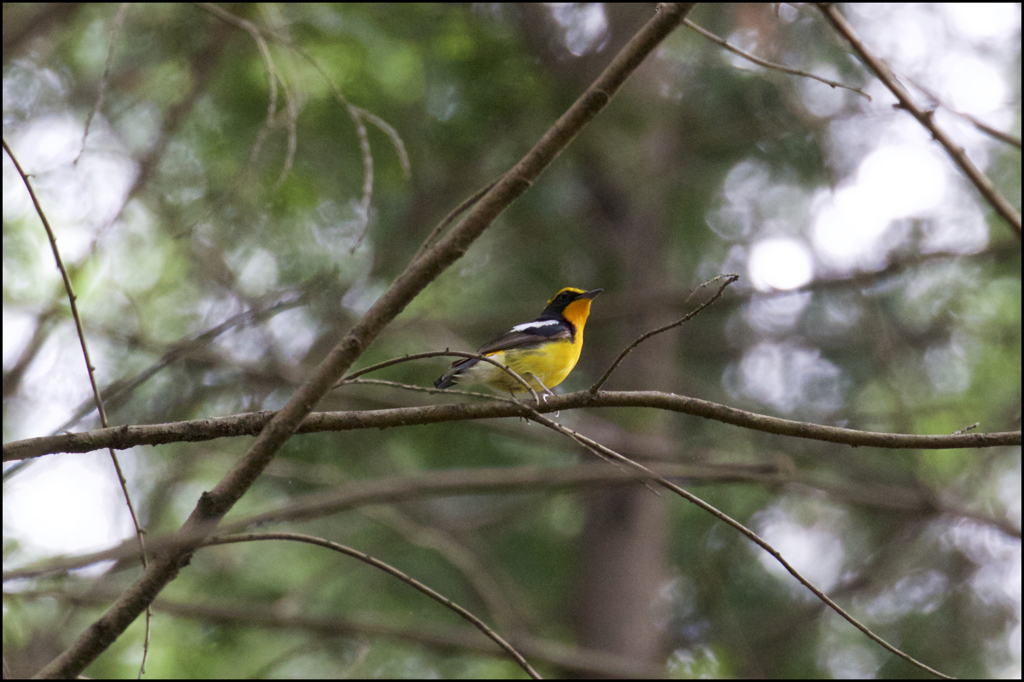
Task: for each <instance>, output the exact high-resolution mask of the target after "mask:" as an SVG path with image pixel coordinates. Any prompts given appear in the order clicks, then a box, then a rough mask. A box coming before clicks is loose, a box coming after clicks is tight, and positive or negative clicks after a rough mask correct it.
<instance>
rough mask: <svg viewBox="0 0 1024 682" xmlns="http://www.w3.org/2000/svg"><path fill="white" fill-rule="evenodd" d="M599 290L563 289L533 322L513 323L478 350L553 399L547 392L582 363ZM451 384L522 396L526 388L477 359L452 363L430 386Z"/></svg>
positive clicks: (509, 376)
mask: <svg viewBox="0 0 1024 682" xmlns="http://www.w3.org/2000/svg"><path fill="white" fill-rule="evenodd" d="M602 291H603V289H593V290H592V291H583V290H582V289H574V288H572V287H566V288H565V289H562V290H561V291H559V292H558V293H557V294H555V297H554V298H552V299H551V300H550V301H548V305H547V307H546V308H544V312H542V313H541V314H540V317H538V318H537V319H536V320H534V321H533V322H525V323H523V324H517V325H516V326H515V327H512V329H510V330H508V331H507V332H505V333H504V334H502V335H501V336H499V337H498V338H496V339H494V340H493V341H491V342H490V343H488V344H486V345H485V346H483V347H482V348H480V350H478V351H477V352H478V353H480V354H481V355H486V356H487V357H489V358H494V359H495V360H497V361H498V362H500V363H502V364H504V365H507V366H508V367H509V368H511V369H512V370H513V371H514V372H515V373H516V374H518V375H519V376H521V377H523V379H525V380H526V381H527V382H528V383H529V384H530V386H532V387H533V389H534V390H535V391H543V392H544V393H545V394H548V395H553V394H552V393H551V389H552V388H554V387H555V386H557V385H558V384H560V383H562V381H564V380H565V378H566V377H567V376H569V372H571V371H572V368H573V367H575V366H576V361H577V360H579V359H580V350H581V349H582V348H583V326H584V325H585V324H586V323H587V316H588V315H590V302H591V300H592V299H593V298H594V297H595V296H597V295H598V294H599V293H601V292H602ZM454 383H466V384H487V385H488V386H491V387H493V388H497V389H500V390H504V391H509V392H512V393H525V392H526V387H524V386H523V385H522V384H521V383H519V382H518V381H516V380H515V379H514V378H512V376H511V375H509V374H508V373H507V372H504V371H502V370H501V369H499V368H498V367H495V366H494V365H492V364H490V363H489V362H482V361H480V360H479V359H477V358H465V359H464V360H456V361H455V362H454V363H453V364H452V366H451V369H449V370H448V371H447V372H445V373H444V374H443V375H442V376H441V378H440V379H438V380H437V381H435V382H434V386H435V387H436V388H448V387H449V386H451V385H452V384H454Z"/></svg>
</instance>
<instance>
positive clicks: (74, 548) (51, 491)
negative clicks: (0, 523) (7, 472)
mask: <svg viewBox="0 0 1024 682" xmlns="http://www.w3.org/2000/svg"><path fill="white" fill-rule="evenodd" d="M119 457H120V458H121V464H122V466H125V464H126V462H128V461H130V460H131V457H126V456H125V453H119ZM125 475H126V476H128V477H129V478H131V474H130V472H128V471H126V472H125ZM3 513H4V530H5V533H6V534H7V535H8V536H9V537H14V538H18V540H19V541H20V542H21V543H22V552H21V553H20V555H19V557H18V558H19V559H21V560H22V561H19V563H22V562H23V560H24V559H28V561H32V560H35V559H39V558H43V557H47V556H53V555H54V554H80V553H84V552H91V551H97V550H100V549H106V548H107V547H109V546H111V545H113V544H116V543H118V542H120V541H121V540H123V539H124V538H125V537H128V536H129V535H131V534H132V529H131V523H130V520H129V518H128V512H127V511H126V510H125V508H124V496H123V494H122V492H121V489H120V486H118V484H117V474H116V473H115V472H114V465H113V464H112V463H111V461H110V455H109V454H108V453H107V452H105V451H101V452H93V453H85V454H66V455H54V456H53V457H48V458H46V461H45V462H44V461H39V462H35V463H33V464H31V465H29V466H28V468H27V469H26V470H25V471H23V472H21V473H19V474H18V475H17V476H15V477H14V478H13V479H12V480H11V481H10V482H9V483H7V484H5V488H4V512H3ZM26 563H27V562H26Z"/></svg>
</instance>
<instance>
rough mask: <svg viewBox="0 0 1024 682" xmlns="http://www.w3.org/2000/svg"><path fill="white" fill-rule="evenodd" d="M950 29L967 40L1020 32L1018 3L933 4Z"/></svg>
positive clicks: (1001, 36) (995, 37)
mask: <svg viewBox="0 0 1024 682" xmlns="http://www.w3.org/2000/svg"><path fill="white" fill-rule="evenodd" d="M935 7H936V8H938V9H939V10H940V11H942V12H944V13H945V14H946V15H947V17H948V19H949V24H950V25H951V26H955V27H956V30H957V32H958V33H959V34H960V35H962V36H963V37H965V38H968V39H971V40H978V41H982V40H990V39H998V38H1003V37H1005V36H1008V35H1013V34H1015V33H1019V32H1020V4H1018V3H1015V2H1005V3H1003V2H978V3H974V2H943V3H939V4H938V5H935Z"/></svg>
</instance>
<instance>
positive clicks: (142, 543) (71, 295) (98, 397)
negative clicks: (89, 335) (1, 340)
mask: <svg viewBox="0 0 1024 682" xmlns="http://www.w3.org/2000/svg"><path fill="white" fill-rule="evenodd" d="M3 146H4V151H6V152H7V155H8V156H9V157H10V159H11V162H12V163H13V164H14V167H15V168H16V169H17V170H18V175H20V176H21V180H22V182H24V183H25V189H26V190H28V193H29V196H30V197H32V204H33V205H34V206H35V207H36V214H38V216H39V219H40V220H41V221H42V223H43V228H44V229H45V230H46V237H47V239H49V240H50V249H51V250H52V251H53V259H54V261H55V262H56V264H57V269H58V270H60V276H61V278H62V279H63V280H64V290H65V292H66V293H67V295H68V304H69V305H70V307H71V317H72V318H73V319H74V321H75V331H76V333H77V334H78V343H79V345H80V346H81V347H82V358H83V359H84V360H85V371H86V374H87V375H88V376H89V385H90V386H91V387H92V395H93V399H94V400H95V401H96V407H97V409H98V410H99V413H100V422H101V423H102V425H103V428H107V427H108V426H109V423H108V422H107V412H106V410H105V409H104V407H103V395H102V394H101V393H100V389H99V386H97V385H96V368H95V367H93V366H92V360H90V359H89V346H88V344H87V343H86V341H85V330H84V329H83V328H82V318H81V315H79V312H78V297H77V296H76V295H75V291H74V287H72V285H71V277H70V276H69V275H68V271H67V268H65V267H64V260H63V259H62V258H61V255H60V249H59V248H58V247H57V236H56V235H55V234H54V233H53V228H52V227H50V221H49V220H47V218H46V213H45V212H44V211H43V207H42V206H41V205H40V204H39V198H38V197H36V193H35V190H33V189H32V183H30V182H29V181H28V176H27V175H26V174H25V171H24V170H22V168H21V164H20V163H18V159H17V157H15V156H14V152H13V151H11V148H10V147H9V146H8V145H7V140H6V139H4V140H3ZM108 452H109V453H110V461H111V462H112V463H113V465H114V471H115V472H116V473H117V481H118V483H119V485H120V486H121V494H122V495H124V501H125V506H126V507H127V508H128V513H129V514H130V515H131V517H132V524H133V525H134V527H135V538H136V542H138V545H139V556H140V558H141V560H142V567H143V568H146V567H147V566H148V565H149V564H148V561H147V559H146V538H145V535H144V534H143V531H142V526H141V525H140V524H139V518H138V516H137V515H136V513H135V505H133V504H132V497H131V494H130V493H129V492H128V481H127V480H126V479H125V477H124V472H122V471H121V462H120V461H119V460H118V458H117V455H116V454H114V450H113V448H108ZM152 618H153V612H152V611H151V610H150V609H149V606H148V605H147V606H146V631H145V636H144V640H143V641H144V644H143V654H142V662H141V664H140V665H141V667H140V671H139V674H140V676H141V675H142V673H144V672H145V668H146V656H147V654H148V652H149V635H150V625H151V621H152Z"/></svg>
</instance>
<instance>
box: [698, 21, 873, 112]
mask: <svg viewBox="0 0 1024 682" xmlns="http://www.w3.org/2000/svg"><path fill="white" fill-rule="evenodd" d="M683 25H685V26H686V27H687V28H689V29H691V30H693V31H696V32H697V33H699V34H701V35H702V36H704V37H705V38H707V39H708V40H710V41H711V42H713V43H717V44H718V45H721V46H722V47H724V48H725V49H726V50H728V51H729V52H732V53H733V54H735V55H738V56H740V57H743V58H744V59H746V60H747V61H749V62H753V63H754V64H757V65H758V66H763V67H765V68H766V69H773V70H775V71H781V72H782V73H788V74H790V75H792V76H802V77H803V78H811V79H813V80H816V81H819V82H821V83H824V84H825V85H828V86H829V87H831V88H833V89H835V88H842V89H844V90H849V91H850V92H855V93H857V94H858V95H860V96H861V97H866V98H867V100H868V101H869V102H870V101H871V95H869V94H867V93H866V92H864V91H863V90H858V89H857V88H851V87H850V86H849V85H843V84H842V83H838V82H836V81H832V80H829V79H827V78H822V77H821V76H815V75H814V74H813V73H807V72H806V71H801V70H800V69H793V68H790V67H788V66H786V65H784V64H776V63H775V62H769V61H765V60H764V59H761V58H760V57H755V56H754V55H752V54H750V53H749V52H744V51H743V50H741V49H739V48H738V47H735V46H733V45H730V44H729V43H728V42H727V41H726V40H725V38H719V37H718V36H716V35H715V34H714V33H712V32H711V31H709V30H707V29H705V28H701V27H700V26H698V25H697V24H695V23H693V22H692V21H690V20H689V19H683Z"/></svg>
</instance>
